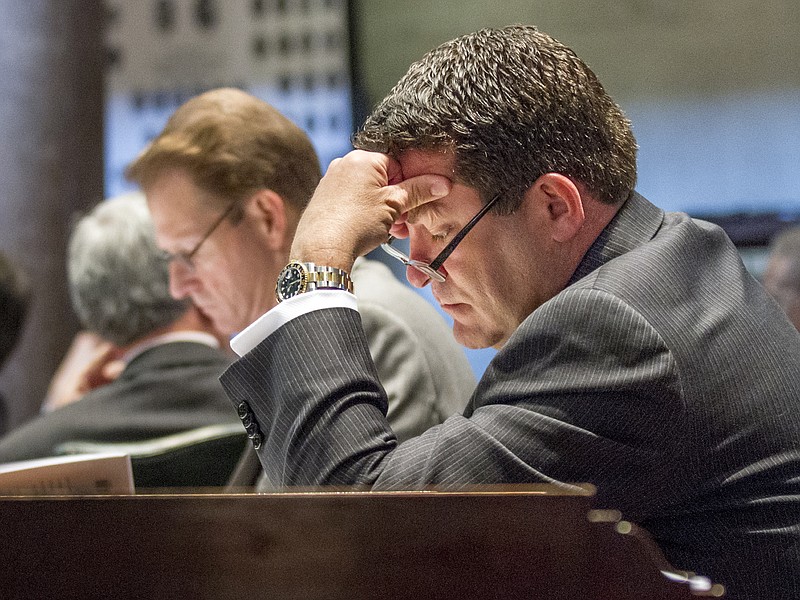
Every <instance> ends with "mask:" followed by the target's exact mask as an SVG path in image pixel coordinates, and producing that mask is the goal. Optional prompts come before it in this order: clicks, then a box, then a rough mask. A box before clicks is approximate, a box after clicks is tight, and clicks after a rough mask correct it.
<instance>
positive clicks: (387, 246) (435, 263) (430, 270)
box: [381, 192, 503, 283]
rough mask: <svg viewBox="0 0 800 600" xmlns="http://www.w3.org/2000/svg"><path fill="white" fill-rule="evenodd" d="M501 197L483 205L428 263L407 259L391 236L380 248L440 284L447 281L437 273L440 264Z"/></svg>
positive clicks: (500, 194)
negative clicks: (394, 243) (395, 245)
mask: <svg viewBox="0 0 800 600" xmlns="http://www.w3.org/2000/svg"><path fill="white" fill-rule="evenodd" d="M502 195H503V192H499V193H498V194H496V195H495V196H494V197H493V198H492V199H491V200H489V201H488V202H487V203H486V204H484V205H483V207H482V208H481V209H480V210H479V211H478V213H477V214H476V215H475V216H474V217H472V219H470V220H469V222H468V223H467V224H466V225H464V227H462V228H461V231H459V232H458V233H457V234H456V235H455V237H454V238H453V239H452V240H450V242H449V243H448V244H447V245H446V246H445V247H444V248H443V249H442V251H441V252H439V254H437V255H436V258H434V259H433V260H432V261H431V262H429V263H426V262H423V261H421V260H414V259H412V258H409V257H408V256H406V255H405V254H404V253H403V252H401V251H400V250H398V249H397V248H395V247H394V246H392V242H393V241H394V240H395V239H397V238H395V237H394V236H391V235H390V236H389V239H388V240H387V241H386V242H384V243H383V244H381V248H382V249H383V251H384V252H386V253H387V254H388V255H389V256H392V257H393V258H396V259H397V260H399V261H400V262H401V263H403V264H404V265H405V266H407V267H414V268H415V269H417V270H418V271H421V272H422V273H424V274H425V275H427V276H428V277H430V278H431V279H433V280H434V281H438V282H439V283H442V282H443V281H445V280H446V279H447V277H446V276H445V275H443V274H442V273H440V272H439V269H440V268H441V266H442V264H444V261H446V260H447V258H448V257H449V256H450V255H451V254H452V253H453V250H455V249H456V246H458V245H459V244H460V243H461V240H463V239H464V236H466V235H467V234H468V233H469V232H470V231H471V230H472V228H473V227H475V225H477V224H478V221H480V220H481V219H482V218H483V216H484V215H485V214H486V213H487V212H489V210H490V209H491V208H492V206H494V205H495V203H496V202H497V201H498V200H499V199H500V197H501V196H502Z"/></svg>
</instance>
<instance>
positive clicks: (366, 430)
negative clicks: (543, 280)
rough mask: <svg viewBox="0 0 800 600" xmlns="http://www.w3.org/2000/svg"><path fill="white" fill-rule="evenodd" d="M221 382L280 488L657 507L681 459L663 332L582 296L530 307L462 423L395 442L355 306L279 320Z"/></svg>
mask: <svg viewBox="0 0 800 600" xmlns="http://www.w3.org/2000/svg"><path fill="white" fill-rule="evenodd" d="M223 385H224V386H225V387H226V389H227V390H228V392H229V394H230V396H231V397H232V399H233V400H234V402H246V403H248V404H250V405H251V407H252V410H253V412H254V414H255V416H256V419H257V421H258V422H259V424H260V425H261V427H262V429H263V431H264V436H265V443H264V444H263V445H262V448H261V449H260V451H259V453H260V458H261V461H262V463H263V464H264V465H265V466H266V468H267V470H268V474H269V476H270V479H271V480H272V481H276V482H281V483H282V484H283V485H319V484H345V485H346V484H367V485H374V486H375V487H376V488H383V489H399V488H405V489H415V488H419V487H423V486H425V485H428V484H437V485H441V486H445V487H447V486H456V485H462V484H466V483H472V484H481V483H515V482H549V483H555V484H558V485H569V484H570V483H576V482H590V483H594V484H596V485H597V486H598V488H599V496H600V497H601V503H606V502H607V505H610V506H615V507H618V508H621V509H623V510H624V509H625V507H626V506H627V505H628V503H627V502H624V498H625V495H626V494H647V495H648V496H653V497H654V498H655V497H660V501H661V502H663V501H668V498H664V497H662V495H661V492H662V490H654V489H653V486H652V482H653V481H654V479H655V478H656V477H658V472H657V471H665V470H668V469H669V467H668V466H666V465H665V463H664V461H665V458H666V457H668V456H669V455H670V454H675V453H679V446H680V440H679V439H674V436H673V432H674V431H675V430H676V429H677V425H676V424H677V422H678V421H679V420H680V419H682V418H683V413H684V410H683V405H682V403H681V397H680V382H679V379H678V376H677V373H676V369H675V362H674V360H673V358H672V356H671V354H670V352H669V350H668V349H667V348H666V346H665V344H664V342H663V340H662V339H661V337H660V336H659V335H658V333H657V332H656V331H655V330H654V329H653V328H652V327H651V326H650V324H649V323H648V322H647V321H646V320H645V319H644V318H643V317H642V316H641V315H640V314H639V313H637V312H636V311H635V310H633V309H632V308H630V307H629V306H627V305H626V304H624V303H622V302H620V301H619V300H618V299H616V298H615V297H613V296H611V295H609V294H606V293H603V292H597V291H594V290H577V291H572V292H571V291H566V292H562V294H559V296H558V297H557V298H556V299H554V301H551V302H549V303H547V304H545V305H543V306H542V307H540V308H539V309H538V310H537V311H536V312H535V313H534V314H533V315H531V317H529V318H528V320H527V321H526V322H525V323H523V325H522V326H521V327H520V329H519V330H518V331H517V332H516V333H515V334H514V336H512V338H511V340H510V341H509V343H508V344H507V345H506V347H505V348H504V349H503V350H502V351H501V352H500V353H499V354H498V355H497V357H496V358H495V360H494V361H493V363H492V364H491V365H490V367H489V369H488V370H487V372H486V374H485V375H484V378H483V379H482V380H481V382H480V383H479V386H478V388H477V390H476V392H475V395H474V396H473V400H472V402H471V405H470V406H469V407H468V409H467V412H466V413H465V415H467V416H454V417H450V418H449V419H447V420H446V421H445V422H444V423H443V424H441V425H438V426H436V427H433V428H431V429H429V430H428V431H427V432H425V433H424V434H423V435H421V436H419V437H416V438H413V439H411V440H409V441H407V442H404V443H403V444H400V445H397V442H396V440H395V438H394V435H393V434H392V431H391V429H390V428H389V426H388V424H387V421H386V418H385V413H386V396H385V393H384V391H383V389H382V388H381V386H380V384H379V382H378V378H377V374H376V372H375V368H374V365H373V363H372V361H371V359H370V356H369V350H368V347H367V344H366V341H365V339H364V334H363V331H362V330H361V326H360V323H359V319H358V315H357V314H356V313H355V312H354V311H349V310H346V309H331V310H324V311H316V312H314V313H309V314H307V315H305V316H303V317H300V318H298V319H295V320H293V321H291V322H290V323H288V324H287V325H285V326H284V327H282V328H281V329H279V330H278V331H277V332H275V333H274V334H273V335H272V336H270V337H269V338H267V339H266V340H264V341H263V342H262V343H261V344H260V345H259V346H258V347H257V348H256V349H255V350H254V351H253V352H251V353H250V354H248V355H246V356H245V357H244V358H243V359H241V360H240V361H238V362H237V363H235V364H234V365H233V366H232V367H231V369H230V370H229V371H228V372H227V373H226V374H225V376H224V377H223ZM654 471H656V472H654ZM668 474H669V472H668V471H667V472H665V473H664V475H668ZM656 480H657V479H656ZM668 485H669V484H668ZM665 487H666V486H665ZM641 501H642V498H641V497H640V498H638V499H637V502H636V505H638V506H641ZM631 516H632V517H634V516H633V515H631Z"/></svg>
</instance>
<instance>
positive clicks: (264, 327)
mask: <svg viewBox="0 0 800 600" xmlns="http://www.w3.org/2000/svg"><path fill="white" fill-rule="evenodd" d="M324 308H350V309H352V310H355V311H357V310H358V307H357V304H356V297H355V296H354V295H353V294H351V293H350V292H345V291H343V290H315V291H313V292H306V293H305V294H299V295H297V296H295V297H294V298H289V299H288V300H284V301H283V302H281V303H279V304H278V305H277V306H276V307H275V308H273V309H272V310H270V311H268V312H266V313H265V314H263V315H262V316H261V317H259V318H258V319H257V320H256V321H254V322H253V323H251V324H250V325H249V326H248V327H247V329H245V330H244V331H242V332H241V333H239V334H238V335H236V336H235V337H234V338H233V339H232V340H231V348H232V349H233V351H234V352H236V354H238V355H239V356H244V355H245V354H247V353H248V352H250V350H252V349H253V348H255V347H256V346H258V345H259V344H260V343H261V342H262V341H263V340H265V339H266V338H267V337H269V336H270V335H272V333H273V332H274V331H276V330H277V329H278V328H280V327H281V326H283V325H285V324H286V323H288V322H289V321H291V320H292V319H296V318H297V317H299V316H301V315H304V314H306V313H310V312H312V311H314V310H322V309H324Z"/></svg>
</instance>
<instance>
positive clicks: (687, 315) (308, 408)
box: [222, 194, 800, 600]
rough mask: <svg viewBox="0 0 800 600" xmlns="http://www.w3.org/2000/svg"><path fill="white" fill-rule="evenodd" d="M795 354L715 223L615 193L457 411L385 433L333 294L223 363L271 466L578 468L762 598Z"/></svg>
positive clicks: (791, 427) (798, 384)
mask: <svg viewBox="0 0 800 600" xmlns="http://www.w3.org/2000/svg"><path fill="white" fill-rule="evenodd" d="M799 359H800V335H798V333H797V332H796V331H795V330H794V328H793V327H792V326H791V325H790V324H789V322H788V321H787V319H786V317H785V316H784V315H783V314H782V312H781V311H780V309H779V308H778V307H777V305H776V304H775V303H774V302H773V301H772V300H771V299H770V298H768V296H767V295H766V293H765V292H764V290H763V289H762V287H761V286H760V285H759V284H758V283H757V282H756V281H755V280H754V279H753V278H752V277H751V276H750V275H749V274H748V273H747V272H746V270H745V268H744V266H743V265H742V263H741V260H740V259H739V256H738V253H737V251H736V248H735V247H734V246H733V244H732V243H731V242H730V240H729V239H728V238H727V236H726V235H725V234H724V233H723V232H722V230H721V229H719V228H718V227H716V226H714V225H711V224H708V223H704V222H702V221H696V220H692V219H690V218H688V217H687V216H686V215H683V214H678V213H668V214H666V215H665V214H664V213H663V212H662V211H661V210H660V209H658V208H656V207H654V206H653V205H652V204H650V203H649V202H647V201H646V200H645V199H644V198H642V197H641V196H639V195H638V194H634V195H633V196H632V197H631V198H630V199H629V200H628V202H626V204H625V205H623V207H622V208H621V209H620V211H619V212H618V214H617V216H616V217H615V219H614V220H613V221H612V222H611V223H610V224H609V226H608V227H607V228H606V229H605V230H604V232H603V233H602V234H601V236H600V237H599V238H598V240H597V241H596V243H595V244H594V245H593V246H592V248H591V249H590V250H589V251H588V253H587V254H586V256H585V257H584V259H583V261H582V262H581V264H580V266H579V267H578V269H577V271H576V273H575V275H574V277H573V279H572V281H571V284H570V285H569V286H568V287H567V288H566V289H565V290H563V291H562V292H561V293H559V294H558V295H557V296H556V297H554V298H553V299H551V300H550V301H549V302H547V303H545V304H544V305H542V306H541V307H540V308H538V309H537V310H536V311H534V313H533V314H531V315H530V316H529V317H528V318H527V319H526V320H525V321H524V322H523V323H522V325H521V326H520V327H519V329H518V330H517V331H516V332H515V334H514V335H513V336H512V337H511V339H510V340H509V341H508V343H507V344H506V346H505V347H504V348H503V349H502V350H501V351H500V352H499V353H498V354H497V356H496V357H495V359H494V360H493V361H492V363H491V364H490V365H489V367H488V369H487V371H486V373H485V375H484V377H483V378H482V380H481V381H480V382H479V384H478V387H477V389H476V390H475V393H474V394H473V395H472V398H471V400H470V402H469V404H468V406H467V409H466V411H465V412H464V415H463V416H455V417H451V418H450V419H448V420H447V421H445V423H444V424H442V425H439V426H437V427H434V428H432V429H430V430H429V431H427V432H426V433H425V434H423V435H421V436H419V437H417V438H414V439H411V440H409V441H407V442H405V443H402V444H399V445H397V443H396V441H395V439H394V436H393V435H392V432H391V430H390V429H389V427H388V425H387V423H386V420H385V418H384V417H383V415H384V414H385V411H386V399H385V396H384V394H383V392H382V390H381V388H380V385H379V383H378V380H377V377H376V374H375V371H374V368H373V366H372V363H371V360H370V357H369V352H368V349H367V345H366V342H365V340H364V335H363V332H362V331H361V328H360V323H359V316H358V314H357V313H355V312H354V311H351V310H347V309H329V310H323V311H315V312H312V313H309V314H306V315H303V316H301V317H299V318H297V319H294V320H292V321H291V322H289V323H288V324H286V325H284V326H283V327H281V328H280V329H279V330H277V331H276V332H275V333H274V334H273V335H271V336H269V337H268V338H267V339H266V340H264V341H263V342H262V343H261V344H259V345H258V346H257V347H256V348H255V349H254V350H253V351H252V352H250V353H249V354H247V355H246V356H245V357H243V358H242V359H240V360H239V361H237V362H236V363H234V365H233V366H232V367H231V368H230V369H229V370H228V372H227V373H226V374H225V375H224V376H223V380H222V381H223V385H224V386H225V387H226V390H227V391H228V394H229V395H230V397H231V399H232V400H233V402H234V403H235V404H237V405H243V406H244V408H246V409H247V410H250V411H252V413H253V415H254V417H255V419H256V421H257V423H258V425H259V427H260V428H261V431H263V432H264V433H265V441H264V443H263V445H262V447H261V449H260V450H259V456H260V458H261V461H262V463H263V464H264V465H265V469H266V470H267V473H268V475H269V477H270V479H271V480H272V481H276V482H277V481H279V482H281V483H282V484H284V485H316V484H356V483H366V484H374V486H375V488H376V489H379V488H380V489H387V488H391V489H413V488H419V487H421V486H424V485H425V484H439V485H442V486H459V485H463V484H479V483H500V482H552V483H556V484H558V485H568V484H569V482H591V483H593V484H595V485H596V486H597V488H598V493H597V498H596V505H597V506H598V507H603V508H606V507H607V508H617V509H620V510H621V511H622V512H623V514H624V516H625V517H626V518H628V519H631V520H634V521H637V522H638V523H639V524H641V525H643V526H644V527H645V528H647V529H648V530H649V531H650V532H651V533H652V534H653V536H654V538H655V539H656V541H657V542H658V543H659V545H660V546H661V548H662V549H663V550H664V552H665V554H666V556H667V558H668V559H669V560H670V561H671V562H672V564H673V565H675V566H676V567H678V568H682V569H687V570H692V571H695V572H698V573H700V574H702V575H707V576H709V577H711V578H712V580H714V581H717V582H720V583H723V584H725V585H726V586H727V587H728V595H727V596H726V598H730V600H741V599H748V600H764V599H768V598H769V599H777V598H798V597H800V592H798V590H799V589H800V547H799V546H800V451H798V444H799V443H800V360H799ZM289 373H291V377H286V376H284V375H286V374H289Z"/></svg>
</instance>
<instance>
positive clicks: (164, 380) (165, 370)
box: [0, 342, 240, 462]
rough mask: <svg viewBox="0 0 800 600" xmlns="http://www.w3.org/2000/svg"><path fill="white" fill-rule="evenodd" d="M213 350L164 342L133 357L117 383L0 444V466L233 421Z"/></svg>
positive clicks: (223, 362) (223, 360) (222, 362)
mask: <svg viewBox="0 0 800 600" xmlns="http://www.w3.org/2000/svg"><path fill="white" fill-rule="evenodd" d="M229 363H230V359H229V358H228V357H227V356H225V355H224V354H223V353H222V352H221V351H220V350H217V349H215V348H211V347H209V346H206V345H204V344H199V343H196V342H170V343H167V344H162V345H159V346H155V347H153V348H150V349H148V350H146V351H145V352H143V353H142V354H140V355H138V356H136V357H135V358H134V359H133V360H132V361H131V362H130V363H129V364H128V365H127V367H126V368H125V370H124V371H123V372H122V374H121V375H120V376H119V378H118V379H117V380H115V381H113V382H111V383H109V384H108V385H105V386H103V387H100V388H97V389H95V390H93V391H91V392H89V393H88V394H86V395H85V396H84V397H83V398H81V399H80V400H78V401H77V402H74V403H72V404H69V405H67V406H65V407H63V408H59V409H57V410H54V411H53V412H51V413H47V414H43V415H41V416H39V417H37V418H35V419H34V420H32V421H29V422H28V423H26V424H24V425H22V426H21V427H19V428H17V429H15V430H13V431H11V432H10V433H9V434H8V435H6V436H5V437H3V438H1V439H0V462H12V461H17V460H27V459H31V458H40V457H45V456H52V455H53V453H54V451H55V448H56V447H57V446H58V445H59V444H61V443H63V442H67V441H74V440H89V441H96V442H132V441H142V440H148V439H152V438H156V437H161V436H165V435H170V434H173V433H179V432H182V431H186V430H189V429H194V428H197V427H204V426H206V425H215V424H218V423H240V421H239V419H238V417H237V416H236V411H234V410H233V409H232V408H231V405H230V402H229V401H228V399H227V398H226V397H225V393H224V392H223V390H222V387H221V386H220V384H219V375H220V373H222V372H223V371H224V370H225V367H227V366H228V364H229Z"/></svg>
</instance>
